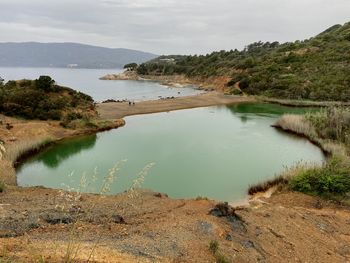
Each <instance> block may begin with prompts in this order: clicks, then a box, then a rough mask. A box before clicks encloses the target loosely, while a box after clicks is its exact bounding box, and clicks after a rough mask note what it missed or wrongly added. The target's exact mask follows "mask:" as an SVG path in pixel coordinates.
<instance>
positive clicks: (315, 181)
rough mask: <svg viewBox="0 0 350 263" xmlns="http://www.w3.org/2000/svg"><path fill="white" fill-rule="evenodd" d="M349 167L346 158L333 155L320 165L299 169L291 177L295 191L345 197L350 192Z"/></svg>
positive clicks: (330, 196) (329, 196)
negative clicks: (299, 170) (298, 171)
mask: <svg viewBox="0 0 350 263" xmlns="http://www.w3.org/2000/svg"><path fill="white" fill-rule="evenodd" d="M349 171H350V167H349V164H348V163H347V162H346V160H344V159H342V158H340V157H333V158H332V159H330V160H329V161H328V162H327V163H326V164H324V165H323V166H321V167H314V168H310V169H307V170H304V171H301V172H300V173H299V174H298V175H296V176H295V177H293V178H291V180H290V183H289V185H290V187H291V189H293V190H295V191H299V192H302V193H306V194H312V195H319V196H323V197H327V198H335V199H337V198H339V197H341V198H342V197H346V196H347V194H348V193H350V175H349Z"/></svg>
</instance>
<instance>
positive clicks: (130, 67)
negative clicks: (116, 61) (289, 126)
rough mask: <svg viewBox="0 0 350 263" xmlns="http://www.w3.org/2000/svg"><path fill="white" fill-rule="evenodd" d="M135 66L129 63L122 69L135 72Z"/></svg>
mask: <svg viewBox="0 0 350 263" xmlns="http://www.w3.org/2000/svg"><path fill="white" fill-rule="evenodd" d="M137 66H138V65H137V64H136V63H129V64H126V65H125V66H124V69H126V70H135V69H136V68H137Z"/></svg>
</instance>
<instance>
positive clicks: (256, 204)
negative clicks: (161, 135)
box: [0, 93, 350, 263]
mask: <svg viewBox="0 0 350 263" xmlns="http://www.w3.org/2000/svg"><path fill="white" fill-rule="evenodd" d="M250 101H253V99H251V98H246V97H232V96H224V95H221V94H219V93H208V94H203V95H199V96H196V97H187V98H177V99H169V100H158V101H148V102H140V103H136V105H134V106H129V105H128V103H107V104H100V105H98V111H99V113H100V117H101V118H103V119H113V122H112V124H113V125H115V127H118V126H122V125H123V121H122V120H119V121H117V122H116V121H114V120H115V119H118V118H121V117H124V116H129V115H134V114H143V113H150V112H161V111H170V110H177V109H184V108H193V107H200V106H211V105H218V104H230V103H234V102H250ZM5 121H6V122H10V123H11V124H12V125H13V126H14V127H13V128H12V129H11V130H7V129H6V128H5V125H0V136H1V139H3V140H4V141H5V143H6V144H5V145H10V148H11V145H12V146H13V147H14V146H16V144H18V145H19V144H20V143H21V141H22V142H23V141H24V142H25V141H31V140H40V139H43V138H46V137H47V136H49V137H51V138H53V139H60V138H62V137H67V136H72V135H76V134H79V131H70V130H66V129H63V128H61V127H60V126H59V125H58V124H57V123H55V122H51V123H50V122H39V121H33V122H28V121H20V120H14V119H11V118H8V119H6V120H5ZM5 164H6V166H5ZM0 168H1V169H0V172H1V173H0V178H2V179H5V180H6V176H5V177H4V174H8V173H10V172H11V171H12V172H13V169H12V168H11V165H10V164H9V163H8V162H7V163H4V162H2V163H0ZM14 180H15V176H14V175H13V176H10V177H9V178H8V182H9V184H11V183H12V184H14V182H13V181H14ZM215 205H216V202H215V201H211V200H206V199H203V198H197V199H196V200H175V199H171V198H168V197H167V196H166V195H165V194H159V193H153V192H151V191H146V190H136V191H132V192H127V193H123V194H119V195H116V196H100V195H92V194H81V195H79V194H71V193H67V192H63V191H58V190H52V189H45V188H42V187H36V188H22V187H17V186H15V185H12V186H11V185H10V186H8V187H7V188H6V190H5V191H4V192H2V193H0V262H62V261H63V259H64V257H66V258H65V261H64V262H127V263H128V262H216V261H217V262H239V263H241V262H276V263H277V262H278V263H279V262H332V263H333V262H335V263H336V262H339V263H343V262H350V208H349V207H341V206H339V205H337V204H335V203H331V202H326V201H324V200H321V199H319V198H316V197H310V196H306V195H303V194H300V193H294V192H288V191H286V190H281V191H278V192H276V193H274V194H273V195H272V196H271V197H270V198H265V197H263V196H261V197H259V198H257V197H255V199H253V200H251V201H250V204H249V205H246V206H243V207H237V208H236V209H235V211H234V213H225V212H227V211H225V209H223V211H222V212H223V213H222V214H221V217H218V216H217V214H216V215H213V214H210V213H209V212H210V210H211V209H213V208H214V207H215ZM211 241H217V244H218V247H219V248H218V251H217V252H216V258H215V256H214V255H213V252H212V251H210V249H209V244H210V242H211ZM212 243H213V242H212ZM212 250H214V249H212ZM220 255H221V258H220ZM223 258H225V261H224V259H223ZM220 259H221V261H219V260H220Z"/></svg>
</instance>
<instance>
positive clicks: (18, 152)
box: [5, 137, 52, 163]
mask: <svg viewBox="0 0 350 263" xmlns="http://www.w3.org/2000/svg"><path fill="white" fill-rule="evenodd" d="M51 142H52V139H51V138H50V137H46V138H39V139H32V140H29V139H28V140H22V141H18V142H15V143H13V144H11V146H10V147H8V148H7V149H6V154H5V159H6V160H8V161H10V162H12V163H15V162H16V160H18V158H20V157H21V156H23V155H24V154H26V153H28V152H36V151H38V150H40V149H41V148H42V147H44V146H45V145H47V144H49V143H51Z"/></svg>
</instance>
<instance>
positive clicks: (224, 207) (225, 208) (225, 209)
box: [209, 202, 235, 217]
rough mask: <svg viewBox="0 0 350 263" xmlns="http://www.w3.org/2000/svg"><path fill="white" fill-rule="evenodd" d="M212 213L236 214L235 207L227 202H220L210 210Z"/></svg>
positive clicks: (219, 215)
mask: <svg viewBox="0 0 350 263" xmlns="http://www.w3.org/2000/svg"><path fill="white" fill-rule="evenodd" d="M209 214H210V215H213V216H217V217H226V216H232V215H235V209H234V208H233V207H232V206H230V205H229V204H228V203H227V202H224V203H218V204H217V205H216V206H215V207H214V208H213V209H212V210H210V211H209Z"/></svg>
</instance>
